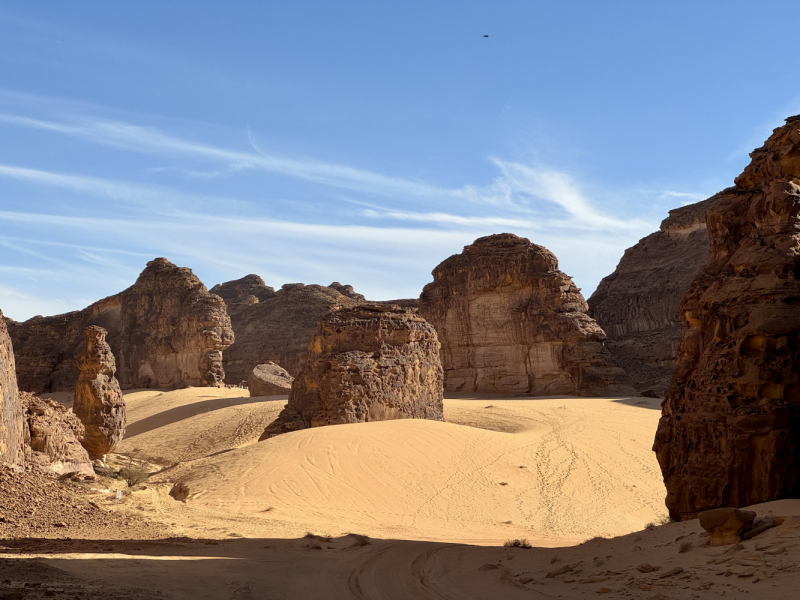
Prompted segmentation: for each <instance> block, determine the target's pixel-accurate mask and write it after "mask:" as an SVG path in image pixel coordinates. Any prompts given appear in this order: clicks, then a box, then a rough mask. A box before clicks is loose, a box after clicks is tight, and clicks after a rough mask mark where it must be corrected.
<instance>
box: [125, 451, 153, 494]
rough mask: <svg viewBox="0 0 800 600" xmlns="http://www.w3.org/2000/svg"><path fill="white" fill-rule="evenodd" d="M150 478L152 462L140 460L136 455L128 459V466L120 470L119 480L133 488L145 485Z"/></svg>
mask: <svg viewBox="0 0 800 600" xmlns="http://www.w3.org/2000/svg"><path fill="white" fill-rule="evenodd" d="M148 477H150V461H148V460H147V459H145V458H139V457H138V456H137V455H136V454H131V455H130V456H129V457H128V464H127V465H125V466H124V467H122V468H121V469H120V470H119V478H120V479H122V480H123V481H125V483H127V484H128V487H133V486H135V485H139V484H140V483H144V482H145V481H147V479H148Z"/></svg>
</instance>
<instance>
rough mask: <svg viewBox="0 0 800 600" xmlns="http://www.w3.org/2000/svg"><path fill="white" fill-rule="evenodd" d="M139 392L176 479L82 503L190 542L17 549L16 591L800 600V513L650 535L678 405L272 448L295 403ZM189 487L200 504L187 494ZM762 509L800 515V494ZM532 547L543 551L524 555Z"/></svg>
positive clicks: (483, 405) (154, 439)
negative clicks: (657, 439)
mask: <svg viewBox="0 0 800 600" xmlns="http://www.w3.org/2000/svg"><path fill="white" fill-rule="evenodd" d="M126 398H127V400H128V419H129V420H128V423H129V424H128V429H127V433H126V439H125V440H124V442H123V443H122V445H121V447H120V448H119V452H120V454H122V455H125V454H136V455H137V456H138V457H140V458H145V457H147V458H149V460H150V461H151V462H152V463H153V470H154V471H156V472H155V473H154V475H153V476H152V477H151V479H150V480H149V481H148V482H147V483H146V484H145V485H144V486H140V489H138V488H137V489H135V490H134V491H133V492H132V493H131V494H125V495H123V498H122V499H119V500H118V499H116V496H115V490H116V488H117V487H124V485H123V484H121V483H117V482H115V480H111V483H109V482H108V481H105V482H102V483H101V482H95V483H94V484H82V485H83V487H84V488H85V489H84V490H83V491H82V492H81V493H83V494H85V495H86V497H87V498H89V499H91V501H92V502H94V505H95V506H97V507H98V509H102V510H104V511H111V512H114V513H117V514H118V518H120V519H123V520H125V519H127V520H128V521H127V523H129V524H133V525H135V524H136V523H139V522H143V523H155V524H156V525H157V526H158V530H159V531H161V532H162V534H163V535H164V536H165V537H169V538H171V539H164V540H151V539H147V540H146V539H131V535H134V534H130V533H125V531H122V530H121V531H120V535H119V536H118V537H120V538H122V539H118V540H114V541H102V542H99V541H97V540H96V539H95V540H87V539H73V540H69V541H58V542H55V541H52V540H49V539H43V538H48V537H67V536H69V537H73V538H92V537H97V536H92V535H91V532H84V533H85V535H80V534H77V535H76V532H74V531H72V530H70V529H69V528H67V529H65V530H64V532H63V533H62V534H59V533H58V531H57V530H54V531H55V533H52V532H51V534H45V535H41V534H40V535H34V536H31V538H30V539H23V540H16V541H12V540H4V541H0V544H3V545H4V546H5V549H4V550H2V553H0V559H13V560H0V570H2V569H3V568H5V569H11V568H12V566H13V568H14V569H17V571H19V570H20V569H22V571H19V573H17V574H16V575H14V576H13V577H12V578H9V577H0V580H4V579H6V580H8V582H7V583H6V586H7V587H8V589H16V588H17V587H19V586H21V585H22V584H23V583H25V582H24V581H22V579H24V578H25V577H28V579H30V578H39V579H41V580H42V581H46V580H48V578H51V579H52V580H53V581H54V582H55V583H54V584H53V585H51V586H50V587H51V588H53V586H57V585H61V588H54V589H63V593H64V594H68V593H72V592H75V591H76V590H79V593H77V595H78V596H79V597H81V594H83V595H84V596H83V597H95V596H92V594H95V593H96V594H101V592H103V591H104V590H105V593H106V594H108V589H109V586H111V587H114V588H115V589H117V588H119V589H120V590H123V589H124V590H127V591H126V592H122V591H121V592H120V594H123V595H120V596H119V597H131V598H138V597H145V596H147V597H153V594H152V592H156V591H157V592H159V594H160V595H161V597H170V598H187V599H188V598H224V599H250V598H253V599H256V598H259V599H261V598H270V599H271V598H276V599H277V598H299V599H302V598H375V599H379V598H381V599H394V598H397V599H401V598H454V599H455V598H487V599H488V598H518V597H519V598H530V597H561V598H579V597H596V596H597V594H601V595H602V594H609V596H608V597H632V598H662V597H663V598H701V597H709V596H710V595H720V596H722V595H724V596H725V597H726V598H728V597H734V598H735V597H740V596H741V597H743V596H745V595H748V596H750V595H752V596H753V597H765V598H766V597H769V598H794V597H795V596H794V595H793V589H794V587H796V585H798V584H800V573H798V566H797V559H798V556H799V555H800V548H798V541H800V516H798V517H793V518H790V519H788V520H787V521H786V523H784V525H782V526H781V527H778V528H776V529H773V530H771V531H770V532H767V533H765V534H762V535H761V536H759V537H758V538H756V539H755V540H751V541H748V542H746V543H745V544H744V545H743V546H742V547H741V548H738V549H737V548H729V549H727V550H728V551H727V553H726V552H725V550H726V549H724V548H722V549H720V548H709V547H708V546H704V543H706V539H707V538H704V537H703V536H702V534H701V529H700V528H699V525H698V524H697V521H690V522H686V523H670V524H666V525H661V526H658V527H651V528H649V529H645V526H646V524H648V523H650V522H659V521H661V520H662V519H664V517H665V516H666V511H665V509H664V504H663V497H664V493H665V492H664V486H663V484H662V482H661V475H660V471H659V469H658V465H657V462H656V460H655V457H654V456H653V453H652V451H651V449H650V447H651V444H652V439H653V435H654V432H655V428H656V423H657V421H658V417H659V414H660V413H659V410H658V408H659V406H658V402H659V401H658V400H654V399H648V398H633V399H596V398H554V399H542V398H531V399H513V400H503V399H497V398H492V399H485V398H484V399H468V398H462V399H448V400H446V401H445V417H446V419H447V422H446V423H439V422H432V421H421V420H401V421H388V422H379V423H366V424H356V425H339V426H332V427H323V428H317V429H312V430H305V431H300V432H295V433H291V434H286V435H283V436H278V437H276V438H273V439H271V440H268V441H266V442H260V443H257V442H256V440H257V438H258V436H259V435H260V434H261V432H262V431H263V429H264V426H265V425H266V424H268V423H269V422H270V421H272V420H273V419H274V418H275V417H276V416H277V413H278V412H279V411H280V409H281V408H282V407H283V405H284V404H285V397H284V398H278V397H276V398H249V397H248V396H247V392H246V390H239V389H231V390H216V389H208V388H190V389H187V390H178V391H171V392H160V391H153V390H146V391H136V392H131V393H128V394H127V395H126ZM59 399H60V400H61V401H64V402H67V401H68V398H66V397H65V398H59ZM114 460H116V461H119V460H124V457H122V456H118V457H114ZM176 482H180V483H181V484H183V486H185V489H186V490H188V496H187V497H186V499H185V500H184V501H178V500H175V499H173V498H172V497H171V496H170V495H169V492H170V490H171V489H172V488H173V486H174V485H175V483H176ZM104 485H105V486H107V487H103V486H104ZM126 491H127V490H126ZM758 510H759V511H760V512H762V513H766V512H770V511H771V512H772V513H773V514H776V515H783V516H790V515H800V501H788V500H787V501H781V502H777V503H771V504H769V505H762V506H760V507H759V508H758ZM67 525H69V524H67ZM133 525H131V526H133ZM126 526H127V525H126ZM2 533H3V529H2V523H0V536H2ZM351 533H352V534H359V535H361V536H368V538H369V539H368V540H367V539H366V538H363V537H358V538H357V537H355V536H353V535H348V534H351ZM307 534H308V535H307ZM2 537H9V536H8V535H6V536H2ZM102 537H103V538H108V537H110V536H108V533H107V529H106V530H104V533H103V536H102ZM134 537H135V536H134ZM176 538H177V539H176ZM512 538H526V539H527V540H528V541H529V542H530V543H531V544H532V545H533V546H535V547H534V548H532V549H524V548H504V547H503V546H502V544H503V542H504V541H506V540H508V539H512ZM592 538H597V539H592ZM602 538H610V539H602ZM359 540H360V543H359ZM587 540H591V541H587ZM584 542H585V543H584ZM681 545H683V546H684V547H685V548H684V551H683V552H681V551H680V550H681ZM642 563H648V564H650V565H651V566H652V567H654V568H655V570H653V571H650V572H645V573H643V572H640V571H639V570H637V569H636V566H637V565H640V564H642ZM25 569H27V571H25ZM559 569H561V570H562V571H563V572H562V573H560V574H559V575H556V576H552V577H547V574H548V573H552V572H555V571H557V570H559ZM645 570H646V569H645ZM15 572H16V571H15ZM20 573H21V574H20ZM25 573H28V575H25ZM670 573H671V574H670ZM1 574H2V573H0V575H1ZM67 574H69V575H67ZM69 577H72V578H74V581H73V580H69ZM70 581H72V583H70ZM70 585H72V586H73V587H72V588H70ZM793 586H794V587H793ZM73 588H74V589H73ZM79 588H80V589H79ZM0 589H2V588H1V587H0ZM36 589H37V590H39V589H41V590H44V588H36ZM48 589H49V588H48ZM27 591H28V596H25V597H26V598H28V597H30V598H35V597H38V596H37V595H31V594H34V593H38V592H32V591H31V590H30V589H29V590H27ZM60 593H61V592H59V593H57V594H56V595H55V596H53V595H52V594H51V595H48V597H60V596H59V594H60ZM759 593H760V594H769V595H762V596H759V595H758V594H759ZM42 594H44V592H42ZM124 594H128V595H124ZM659 594H660V595H659ZM42 597H45V596H44V595H42ZM63 597H73V596H68V595H65V596H63ZM96 597H104V596H103V595H98V596H96ZM107 597H110V596H107ZM114 597H117V596H114Z"/></svg>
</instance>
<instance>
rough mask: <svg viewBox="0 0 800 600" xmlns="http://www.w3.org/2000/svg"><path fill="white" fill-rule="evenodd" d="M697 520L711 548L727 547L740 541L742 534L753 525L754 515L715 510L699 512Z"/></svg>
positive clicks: (732, 510)
mask: <svg viewBox="0 0 800 600" xmlns="http://www.w3.org/2000/svg"><path fill="white" fill-rule="evenodd" d="M698 518H699V520H700V526H701V527H702V528H703V529H705V530H706V531H707V532H708V537H709V542H710V544H711V545H712V546H727V545H729V544H735V543H737V542H741V541H742V532H743V531H744V530H745V529H748V528H749V527H750V526H751V525H752V524H753V520H754V519H755V518H756V513H754V512H753V511H750V510H739V509H738V508H730V507H727V508H715V509H713V510H705V511H703V512H701V513H700V514H699V515H698Z"/></svg>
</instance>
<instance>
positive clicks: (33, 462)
mask: <svg viewBox="0 0 800 600" xmlns="http://www.w3.org/2000/svg"><path fill="white" fill-rule="evenodd" d="M20 401H21V403H22V407H23V409H24V411H25V428H24V434H25V443H26V444H25V464H26V466H28V467H31V468H36V469H39V470H42V471H46V472H51V473H55V474H56V475H64V474H66V473H77V474H79V475H94V469H93V468H92V461H91V459H90V458H89V454H88V453H87V452H86V450H85V449H84V447H83V446H82V445H81V443H80V441H79V440H80V439H81V438H82V437H83V435H84V432H85V430H84V427H83V424H82V423H81V421H80V419H78V417H77V416H75V415H74V414H73V413H72V412H71V411H69V410H67V408H65V407H64V406H63V405H62V404H59V403H58V402H54V401H53V400H49V399H42V398H37V397H36V396H34V395H33V394H31V393H29V392H20Z"/></svg>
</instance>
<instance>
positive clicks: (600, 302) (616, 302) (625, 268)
mask: <svg viewBox="0 0 800 600" xmlns="http://www.w3.org/2000/svg"><path fill="white" fill-rule="evenodd" d="M714 202H716V196H715V197H713V198H709V199H708V200H704V201H703V202H698V203H696V204H691V205H689V206H684V207H682V208H678V209H675V210H671V211H670V212H669V217H668V218H666V219H664V221H663V222H662V223H661V227H660V229H659V231H657V232H655V233H653V234H650V235H648V236H647V237H645V238H643V239H641V240H640V241H639V243H638V244H636V245H635V246H633V247H631V248H628V249H627V250H626V251H625V254H624V256H623V257H622V260H620V262H619V265H617V268H616V270H615V271H614V272H613V273H612V274H611V275H609V276H608V277H605V278H604V279H603V280H602V281H601V282H600V285H598V286H597V290H596V291H595V292H594V294H592V296H591V298H589V314H590V315H591V317H592V318H593V319H595V320H596V321H597V324H598V325H600V327H602V328H603V331H605V332H606V335H607V336H608V340H606V348H608V349H609V350H610V351H611V353H612V355H613V356H614V361H615V363H616V364H618V365H619V366H621V367H623V368H624V369H625V371H626V372H627V373H628V375H629V376H630V377H631V379H632V381H633V384H634V386H635V387H636V389H637V390H638V391H639V392H648V395H653V396H663V395H664V393H665V392H666V389H667V387H668V386H669V383H670V380H671V379H672V369H673V365H674V362H675V356H676V355H677V353H678V346H679V344H680V339H681V333H682V332H683V325H682V324H681V321H680V317H679V316H678V305H679V304H680V301H681V299H682V298H683V296H684V294H685V293H686V290H687V288H688V287H689V284H691V283H692V281H693V280H694V278H695V276H697V274H698V273H699V272H700V270H701V269H702V268H703V267H705V266H706V264H707V263H708V233H707V231H706V212H707V211H708V210H709V208H710V207H712V206H713V205H714Z"/></svg>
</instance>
